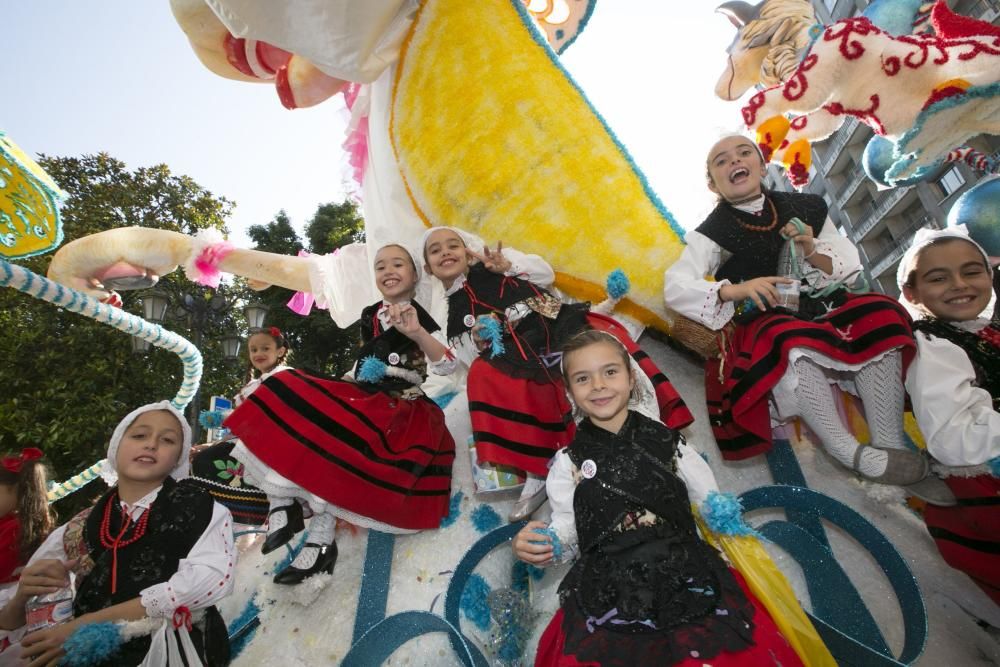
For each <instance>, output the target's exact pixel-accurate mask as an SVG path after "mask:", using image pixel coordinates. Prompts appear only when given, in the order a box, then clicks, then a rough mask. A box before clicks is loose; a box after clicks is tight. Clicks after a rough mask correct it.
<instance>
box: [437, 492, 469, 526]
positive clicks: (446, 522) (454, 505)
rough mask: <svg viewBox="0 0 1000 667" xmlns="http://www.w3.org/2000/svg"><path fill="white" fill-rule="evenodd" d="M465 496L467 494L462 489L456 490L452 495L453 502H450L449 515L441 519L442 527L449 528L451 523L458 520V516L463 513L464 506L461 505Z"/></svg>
mask: <svg viewBox="0 0 1000 667" xmlns="http://www.w3.org/2000/svg"><path fill="white" fill-rule="evenodd" d="M464 497H465V494H464V493H462V492H461V491H456V492H455V493H454V495H452V497H451V502H449V503H448V516H446V517H445V518H443V519H441V527H442V528H447V527H448V526H450V525H451V524H453V523H455V522H456V521H458V517H459V516H461V514H462V508H461V507H460V505H461V504H462V498H464Z"/></svg>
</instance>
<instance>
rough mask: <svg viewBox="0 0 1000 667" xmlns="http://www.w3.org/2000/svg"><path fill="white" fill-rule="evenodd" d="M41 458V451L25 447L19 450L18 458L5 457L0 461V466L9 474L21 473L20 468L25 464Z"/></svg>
mask: <svg viewBox="0 0 1000 667" xmlns="http://www.w3.org/2000/svg"><path fill="white" fill-rule="evenodd" d="M42 456H44V454H43V452H42V450H40V449H38V448H37V447H25V448H24V449H22V450H21V455H20V456H5V457H3V460H0V464H2V465H3V467H4V468H6V469H7V470H9V471H10V472H13V473H19V472H21V466H23V465H24V464H25V463H27V462H28V461H34V460H35V459H40V458H42Z"/></svg>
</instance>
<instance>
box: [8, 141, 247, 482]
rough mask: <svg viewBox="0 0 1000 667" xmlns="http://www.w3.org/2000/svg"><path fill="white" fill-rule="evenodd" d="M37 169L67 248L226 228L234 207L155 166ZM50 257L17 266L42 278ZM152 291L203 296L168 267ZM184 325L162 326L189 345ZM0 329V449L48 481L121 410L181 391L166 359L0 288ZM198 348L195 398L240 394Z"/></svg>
mask: <svg viewBox="0 0 1000 667" xmlns="http://www.w3.org/2000/svg"><path fill="white" fill-rule="evenodd" d="M39 162H40V164H41V165H42V167H43V168H44V169H45V170H46V171H48V173H49V174H50V175H51V176H52V177H53V178H54V179H55V180H56V182H58V183H59V184H60V186H61V187H62V188H63V189H64V190H66V191H67V192H68V193H69V195H70V198H69V200H68V201H67V202H66V203H65V204H64V205H63V207H62V214H63V222H64V229H65V234H66V241H65V242H66V243H69V242H70V241H73V240H74V239H77V238H80V237H82V236H86V235H89V234H93V233H96V232H100V231H104V230H106V229H112V228H114V227H121V226H126V225H139V226H143V227H153V228H157V229H167V230H172V231H179V232H185V233H191V232H193V231H195V230H196V229H199V228H205V227H215V228H218V229H220V230H225V219H226V217H227V216H228V215H229V213H230V211H231V210H232V206H233V204H232V202H230V201H228V200H226V199H225V198H222V197H218V196H216V195H213V194H212V193H211V192H209V191H208V190H205V189H204V188H202V187H201V186H199V185H198V184H197V183H196V182H195V181H193V180H192V179H191V178H189V177H187V176H178V175H174V174H172V173H171V172H170V169H169V168H168V167H167V166H166V165H156V166H153V167H143V168H139V169H136V170H134V171H133V170H129V169H128V168H127V167H126V165H125V164H124V163H123V162H121V161H120V160H116V159H114V158H112V157H110V156H108V155H107V154H104V153H100V154H97V155H85V156H83V157H77V158H64V157H46V156H43V157H42V158H41V159H40V160H39ZM50 259H51V257H50V256H41V257H34V258H30V259H26V260H22V261H20V262H19V263H20V264H22V265H23V266H26V267H27V268H29V269H31V270H32V271H35V272H36V273H40V274H43V275H44V274H45V271H46V269H47V266H48V263H49V261H50ZM158 288H160V289H163V290H165V291H167V292H168V293H172V294H173V295H174V296H175V297H177V295H179V294H182V293H184V292H187V293H190V294H191V295H192V296H193V297H194V298H195V299H205V298H209V297H210V296H211V294H210V293H209V291H207V290H205V289H204V288H201V287H199V286H197V285H194V284H193V283H191V282H190V281H188V280H187V279H186V278H185V277H184V276H183V275H182V273H181V272H179V271H178V272H174V273H173V274H171V275H169V276H167V277H165V278H164V279H163V280H161V282H160V285H159V286H158ZM230 296H231V297H233V298H241V297H242V293H241V292H236V291H234V292H233V293H231V294H230ZM123 297H124V300H125V309H126V310H128V311H129V312H132V313H136V314H141V308H140V303H139V298H138V295H136V294H135V293H128V292H126V293H125V294H123ZM177 298H179V297H177ZM238 317H239V315H238V314H237V313H235V312H234V313H230V314H228V315H227V316H226V317H224V318H222V321H220V322H217V323H213V324H212V325H211V326H209V327H207V328H206V330H205V332H204V333H205V339H206V340H213V339H214V338H215V337H216V336H219V335H221V334H222V333H223V332H224V330H226V329H228V330H230V331H232V330H234V329H236V327H237V326H238V325H239V324H240V323H239V321H238V319H237V318H238ZM191 324H192V322H190V321H180V322H175V323H171V324H170V325H169V328H171V329H172V330H174V331H176V332H177V333H179V334H181V335H184V336H186V337H188V338H189V339H191V338H192V333H191V327H190V325H191ZM0 331H3V335H2V336H0V358H2V359H3V360H4V362H3V364H0V387H2V388H3V389H2V391H0V451H6V450H18V449H20V448H21V447H25V446H29V445H34V446H39V447H41V448H42V449H43V450H44V451H45V452H46V455H47V459H48V461H49V463H50V465H51V467H52V468H53V471H54V477H55V478H56V479H58V480H63V479H66V478H67V477H68V476H69V475H71V474H73V473H75V472H77V471H78V470H80V469H81V468H83V467H85V466H88V465H90V464H91V463H93V462H95V461H97V460H98V459H101V458H103V456H104V454H105V452H106V448H107V442H108V439H109V437H110V435H111V431H112V430H113V429H114V426H115V424H117V422H118V421H119V420H120V419H121V418H122V417H123V416H124V415H125V414H126V413H128V412H129V411H131V410H132V409H133V408H135V407H137V406H139V405H141V404H144V403H148V402H151V401H155V400H161V399H164V398H170V397H172V396H173V395H174V394H175V393H176V392H177V388H178V387H179V386H180V383H181V376H182V367H181V363H180V361H179V360H178V358H177V356H176V355H174V354H171V353H169V352H166V351H164V350H160V349H156V348H154V349H153V350H152V351H151V352H150V353H148V354H147V355H145V356H138V355H136V354H134V353H132V351H131V341H130V339H129V337H128V336H124V335H122V334H121V333H120V332H117V331H115V330H113V329H111V328H109V327H107V326H104V325H101V324H98V323H96V322H94V321H92V320H89V319H87V318H84V317H82V316H80V315H77V314H73V313H69V312H65V311H63V310H61V309H58V308H54V307H53V306H52V305H51V304H48V303H44V302H42V301H38V300H35V299H31V298H30V297H27V296H25V295H24V294H21V293H20V292H17V291H15V290H11V289H5V290H0ZM204 347H205V349H203V353H204V355H205V376H204V380H203V385H202V395H203V396H207V395H210V393H223V394H230V395H231V394H232V393H233V391H234V390H235V389H236V388H237V387H238V386H239V377H238V371H237V369H236V368H234V367H233V366H232V365H231V364H227V363H226V362H225V361H224V360H223V359H222V355H221V351H220V350H219V349H218V346H216V345H206V346H204Z"/></svg>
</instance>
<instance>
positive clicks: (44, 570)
mask: <svg viewBox="0 0 1000 667" xmlns="http://www.w3.org/2000/svg"><path fill="white" fill-rule="evenodd" d="M74 564H76V561H75V560H71V561H67V562H65V563H64V562H63V561H60V560H55V559H51V558H47V559H43V560H39V561H36V562H34V563H32V564H31V565H29V566H28V567H26V568H24V570H22V571H21V578H20V579H19V580H18V582H17V594H18V595H19V596H21V597H24V598H29V597H31V596H32V595H47V594H48V593H55V592H56V591H57V590H59V589H60V588H65V587H66V586H69V568H71V567H73V565H74Z"/></svg>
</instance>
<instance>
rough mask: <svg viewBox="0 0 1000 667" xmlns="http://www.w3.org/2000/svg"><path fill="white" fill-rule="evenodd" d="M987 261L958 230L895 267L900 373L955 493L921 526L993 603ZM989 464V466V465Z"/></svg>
mask: <svg viewBox="0 0 1000 667" xmlns="http://www.w3.org/2000/svg"><path fill="white" fill-rule="evenodd" d="M992 274H993V271H992V269H991V267H990V262H989V257H988V256H987V254H986V252H985V251H984V250H983V248H982V247H981V246H980V245H979V244H977V243H975V242H974V241H973V240H972V239H971V238H969V236H968V234H966V233H965V230H964V229H963V228H961V227H950V228H948V229H942V230H935V231H931V230H920V231H919V232H917V236H916V238H915V239H914V241H913V246H912V247H911V248H910V249H909V250H908V251H907V253H906V254H905V255H904V256H903V259H902V261H901V262H900V263H899V270H898V273H897V281H898V283H899V287H900V289H901V290H902V298H903V302H904V303H905V304H907V305H908V306H910V307H911V308H912V309H913V310H914V312H915V313H916V316H917V317H918V319H917V321H916V323H915V324H914V327H913V328H914V330H915V331H916V335H915V338H916V340H917V356H916V358H915V359H914V360H913V363H911V364H910V367H909V369H908V371H907V375H906V390H907V391H908V392H909V394H910V401H911V402H912V404H913V414H914V416H915V417H916V418H917V424H918V425H919V426H920V430H921V431H922V432H923V434H924V437H925V438H926V440H927V451H928V452H929V453H930V455H931V456H932V457H933V460H934V462H935V463H934V465H933V468H934V472H935V473H937V474H938V475H940V476H942V477H943V478H944V481H945V483H946V484H947V485H948V486H949V487H950V488H951V490H952V491H953V492H954V494H955V498H956V500H955V504H953V505H952V506H950V507H942V506H939V505H933V504H928V505H927V507H926V509H925V510H924V521H925V522H926V523H927V528H928V529H929V530H930V533H931V536H932V537H933V538H934V541H935V542H936V543H937V546H938V549H939V550H940V552H941V555H942V556H943V557H944V559H945V561H947V563H948V564H949V565H951V566H952V567H955V568H957V569H959V570H962V571H963V572H965V573H966V574H968V575H969V576H970V577H972V579H973V580H974V581H975V582H976V583H977V584H978V585H979V587H980V588H982V589H983V590H984V591H985V592H986V594H987V595H989V596H990V597H991V598H992V599H993V600H994V601H995V602H997V603H998V604H1000V479H998V478H997V472H998V471H1000V465H998V463H1000V458H998V457H1000V412H998V408H1000V328H998V327H997V324H996V322H995V321H991V320H990V319H989V314H990V311H991V310H992V309H991V307H990V305H991V304H990V301H991V297H992V296H993V283H992ZM991 464H992V465H991Z"/></svg>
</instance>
